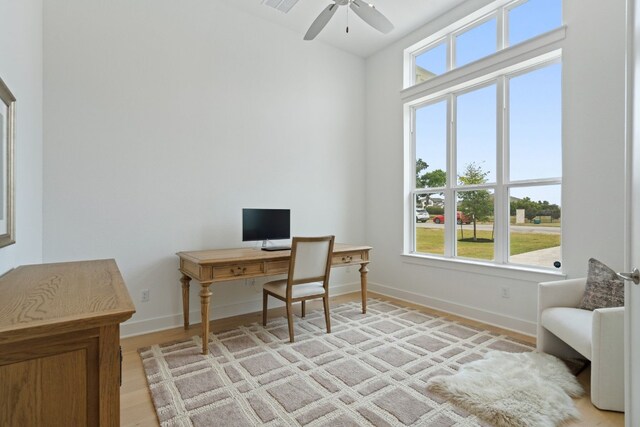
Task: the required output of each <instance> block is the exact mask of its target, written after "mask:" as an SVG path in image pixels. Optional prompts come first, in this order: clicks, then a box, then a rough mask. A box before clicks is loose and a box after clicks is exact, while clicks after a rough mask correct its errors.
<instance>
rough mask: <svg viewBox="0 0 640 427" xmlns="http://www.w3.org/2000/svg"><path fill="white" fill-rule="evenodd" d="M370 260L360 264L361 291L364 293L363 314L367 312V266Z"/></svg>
mask: <svg viewBox="0 0 640 427" xmlns="http://www.w3.org/2000/svg"><path fill="white" fill-rule="evenodd" d="M367 264H368V262H364V263H362V264H360V292H361V293H362V314H365V313H366V312H367V273H368V272H369V269H368V268H367Z"/></svg>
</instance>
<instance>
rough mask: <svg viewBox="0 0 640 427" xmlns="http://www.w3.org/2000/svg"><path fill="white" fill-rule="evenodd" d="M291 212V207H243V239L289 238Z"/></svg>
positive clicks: (265, 242) (264, 243)
mask: <svg viewBox="0 0 640 427" xmlns="http://www.w3.org/2000/svg"><path fill="white" fill-rule="evenodd" d="M290 218H291V213H290V210H289V209H250V208H244V209H242V241H243V242H252V241H260V240H262V247H263V248H266V247H267V240H278V239H289V238H290V237H291V229H290Z"/></svg>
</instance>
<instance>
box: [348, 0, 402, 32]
mask: <svg viewBox="0 0 640 427" xmlns="http://www.w3.org/2000/svg"><path fill="white" fill-rule="evenodd" d="M349 6H350V7H351V10H353V11H354V12H355V13H356V15H358V16H359V17H360V18H362V20H363V21H364V22H366V23H367V24H369V25H371V26H372V27H373V28H375V29H376V30H378V31H380V32H382V33H385V34H386V33H388V32H389V31H391V30H393V24H392V23H391V22H390V21H389V20H388V19H387V18H385V16H384V15H383V14H382V13H380V12H379V11H378V10H377V9H376V8H375V7H374V6H373V5H372V4H369V3H367V2H365V1H362V0H352V1H351V4H350V5H349Z"/></svg>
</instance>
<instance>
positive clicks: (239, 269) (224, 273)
mask: <svg viewBox="0 0 640 427" xmlns="http://www.w3.org/2000/svg"><path fill="white" fill-rule="evenodd" d="M262 273H264V270H263V263H262V262H257V263H249V264H230V265H225V266H222V267H213V278H214V279H215V280H224V279H235V278H239V277H250V276H256V275H260V274H262Z"/></svg>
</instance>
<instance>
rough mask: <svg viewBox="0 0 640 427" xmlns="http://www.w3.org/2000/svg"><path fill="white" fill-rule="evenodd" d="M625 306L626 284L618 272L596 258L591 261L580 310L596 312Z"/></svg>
mask: <svg viewBox="0 0 640 427" xmlns="http://www.w3.org/2000/svg"><path fill="white" fill-rule="evenodd" d="M623 305H624V282H623V281H622V280H621V279H620V278H618V276H617V275H616V272H615V271H613V270H612V269H610V268H609V267H607V266H606V265H605V264H603V263H601V262H600V261H598V260H597V259H595V258H591V259H590V260H589V272H588V274H587V287H586V288H585V290H584V295H583V296H582V301H580V305H579V306H578V308H582V309H584V310H595V309H596V308H605V307H622V306H623Z"/></svg>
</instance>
